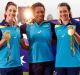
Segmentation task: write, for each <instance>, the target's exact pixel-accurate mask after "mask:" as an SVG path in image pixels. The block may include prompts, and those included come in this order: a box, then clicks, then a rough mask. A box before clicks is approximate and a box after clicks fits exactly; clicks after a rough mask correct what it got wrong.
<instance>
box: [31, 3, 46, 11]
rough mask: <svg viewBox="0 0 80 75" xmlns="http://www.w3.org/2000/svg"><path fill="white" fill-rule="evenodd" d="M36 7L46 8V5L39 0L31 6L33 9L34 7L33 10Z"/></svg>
mask: <svg viewBox="0 0 80 75" xmlns="http://www.w3.org/2000/svg"><path fill="white" fill-rule="evenodd" d="M36 7H43V8H44V10H45V7H44V5H43V4H42V3H40V2H37V3H35V4H33V5H32V6H31V9H32V11H33V12H34V11H35V8H36Z"/></svg>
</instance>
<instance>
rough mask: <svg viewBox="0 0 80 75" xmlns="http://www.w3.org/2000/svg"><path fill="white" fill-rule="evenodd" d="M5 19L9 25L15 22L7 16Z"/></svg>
mask: <svg viewBox="0 0 80 75" xmlns="http://www.w3.org/2000/svg"><path fill="white" fill-rule="evenodd" d="M5 21H6V22H7V23H8V24H9V25H11V26H13V22H12V21H11V20H9V19H7V18H6V19H5Z"/></svg>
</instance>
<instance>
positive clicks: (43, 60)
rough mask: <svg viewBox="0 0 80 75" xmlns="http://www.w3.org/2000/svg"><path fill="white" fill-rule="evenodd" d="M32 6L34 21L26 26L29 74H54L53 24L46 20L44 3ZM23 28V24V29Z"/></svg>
mask: <svg viewBox="0 0 80 75" xmlns="http://www.w3.org/2000/svg"><path fill="white" fill-rule="evenodd" d="M31 8H32V12H33V16H34V23H33V24H28V25H27V26H26V34H27V37H28V41H29V46H30V51H29V75H53V71H54V57H53V54H52V48H51V38H52V36H51V24H50V22H49V21H45V20H44V16H45V7H44V5H43V4H41V3H35V4H33V5H32V7H31ZM22 28H23V27H22V26H21V30H22ZM53 32H54V31H53ZM54 38H55V35H54Z"/></svg>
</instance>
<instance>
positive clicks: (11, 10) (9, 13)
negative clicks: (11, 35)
mask: <svg viewBox="0 0 80 75" xmlns="http://www.w3.org/2000/svg"><path fill="white" fill-rule="evenodd" d="M16 12H17V7H16V6H14V5H10V6H8V8H7V10H6V11H5V16H6V19H7V20H11V19H13V18H15V17H16Z"/></svg>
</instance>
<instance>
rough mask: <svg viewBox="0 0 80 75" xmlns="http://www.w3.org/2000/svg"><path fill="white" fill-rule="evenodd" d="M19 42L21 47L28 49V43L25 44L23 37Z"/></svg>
mask: <svg viewBox="0 0 80 75" xmlns="http://www.w3.org/2000/svg"><path fill="white" fill-rule="evenodd" d="M20 44H21V47H22V48H23V49H26V50H27V49H28V50H29V45H28V44H25V42H24V39H23V38H22V39H21V40H20Z"/></svg>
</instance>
